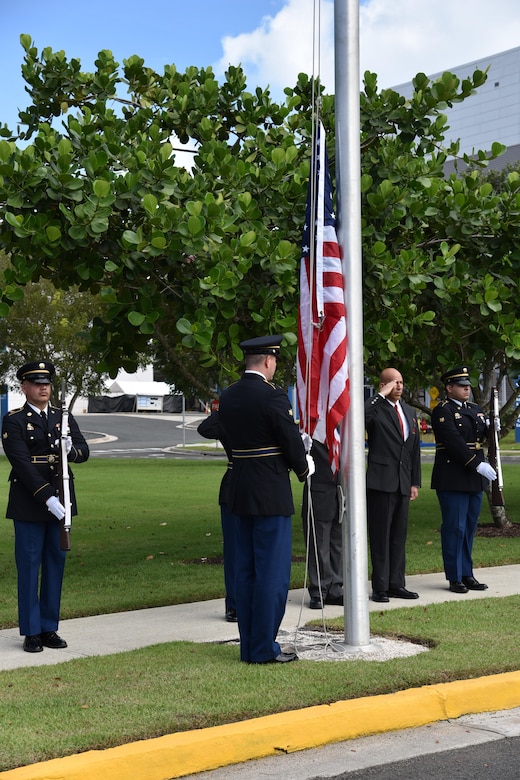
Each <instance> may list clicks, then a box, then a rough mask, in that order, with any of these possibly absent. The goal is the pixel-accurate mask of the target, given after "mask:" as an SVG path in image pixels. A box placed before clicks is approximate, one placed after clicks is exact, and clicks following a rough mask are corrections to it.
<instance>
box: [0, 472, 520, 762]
mask: <svg viewBox="0 0 520 780" xmlns="http://www.w3.org/2000/svg"><path fill="white" fill-rule="evenodd" d="M223 469H224V463H223V461H220V460H213V459H211V460H208V461H197V462H194V461H181V460H173V459H171V460H166V459H165V460H126V459H125V460H119V461H118V460H108V459H107V460H101V459H92V460H91V461H89V462H88V463H86V464H82V465H79V466H77V467H76V468H75V469H74V472H75V477H76V488H77V493H78V503H79V510H80V515H79V516H78V517H77V518H74V521H73V531H72V535H71V540H72V550H71V552H70V553H69V556H68V561H67V567H66V572H65V583H64V590H63V609H62V618H63V619H65V618H70V617H77V616H81V615H92V614H99V613H110V612H115V611H121V610H132V609H140V608H143V607H150V606H160V605H165V604H175V603H182V602H189V601H198V600H204V599H209V598H217V597H221V596H223V595H224V589H223V573H222V565H221V563H219V562H218V561H219V560H220V558H221V554H222V538H221V532H220V515H219V508H218V505H217V495H218V486H219V483H220V479H221V476H222V473H223ZM430 473H431V464H425V465H424V468H423V484H424V487H423V488H422V490H421V492H420V497H419V499H418V500H417V501H416V502H414V503H413V504H412V505H411V513H410V530H409V536H408V548H407V549H408V556H407V558H408V565H407V572H408V573H409V574H413V573H420V572H431V571H440V570H441V569H442V559H441V553H440V538H439V527H440V512H439V509H438V506H437V500H436V497H435V494H434V493H433V491H431V490H430V488H429V478H430ZM7 474H8V465H7V463H6V461H5V459H4V458H0V485H1V486H3V487H2V489H1V490H0V502H2V501H4V506H5V504H6V502H7ZM518 474H519V467H518V466H516V465H512V464H505V465H504V482H505V487H504V494H505V497H506V503H507V507H508V512H509V514H510V519H511V520H512V521H514V522H517V523H518V522H520V480H519V479H518ZM301 492H302V487H301V485H299V484H298V483H297V482H295V483H294V494H295V499H296V504H297V506H298V513H297V515H296V516H295V518H294V543H293V554H294V557H295V559H296V561H295V563H294V564H293V568H292V586H293V587H301V586H302V585H303V578H304V564H303V563H302V562H300V561H298V559H302V558H304V555H305V549H304V540H303V535H302V532H301V522H300V518H299V506H300V499H301ZM482 522H483V523H489V522H490V517H489V513H488V509H487V507H486V506H485V507H484V511H483V514H482ZM12 542H13V531H12V524H11V522H10V521H8V520H5V521H4V526H3V532H2V544H1V545H0V627H2V628H6V627H8V626H14V625H16V573H15V567H14V561H13V549H12V548H13V544H12ZM474 562H475V566H476V567H485V566H496V565H503V564H512V563H520V539H518V538H505V537H495V538H478V537H477V539H476V541H475V548H474ZM367 577H368V572H367ZM370 622H371V633H372V635H376V636H378V635H385V636H391V637H408V638H412V639H413V640H414V641H418V642H422V643H425V644H426V645H428V647H429V648H430V650H429V652H427V653H422V654H420V655H418V656H416V657H414V658H407V659H394V660H392V661H387V662H385V663H379V662H376V661H349V662H345V663H334V662H319V663H316V662H312V661H299V662H298V663H297V664H289V665H288V668H280V669H279V668H276V669H274V668H273V667H271V666H268V667H255V666H248V665H245V664H241V663H239V660H238V659H239V656H238V648H237V647H236V646H230V645H226V644H224V645H213V644H208V645H197V644H190V643H180V642H179V643H169V644H165V645H159V646H156V647H149V648H144V649H142V650H138V651H134V652H129V653H121V654H117V655H113V656H108V657H104V658H87V659H83V660H74V661H70V662H67V663H62V664H56V665H54V666H45V667H36V668H28V669H18V670H15V671H5V672H0V686H1V690H2V750H1V751H0V754H1V759H0V770H4V769H9V768H13V767H15V766H20V765H25V764H28V763H31V762H34V761H40V760H45V759H47V758H51V757H55V756H61V755H67V754H71V753H76V752H78V751H80V750H88V749H93V748H104V747H109V746H113V745H117V744H122V743H124V742H127V741H133V740H137V739H144V738H148V737H152V736H158V735H160V734H166V733H171V732H173V731H180V730H186V729H194V728H202V727H205V726H210V725H216V724H220V723H227V722H232V721H236V720H243V719H247V718H250V717H255V716H259V715H264V714H267V713H270V712H278V711H283V710H289V709H295V708H301V707H307V706H311V705H314V704H323V703H327V702H332V701H337V700H340V699H347V698H355V697H359V696H365V695H374V694H377V693H388V692H391V691H396V690H402V689H405V688H409V687H415V686H420V685H427V684H431V683H435V682H443V681H449V680H455V679H464V678H469V677H479V676H482V675H486V674H496V673H499V672H504V671H511V670H513V669H516V668H518V647H519V643H520V596H513V597H509V598H503V599H491V598H490V599H483V600H478V601H472V602H465V603H463V602H460V603H459V602H457V603H446V604H437V605H430V606H418V607H412V608H406V609H397V610H390V611H387V612H380V613H377V612H376V613H371V615H370ZM330 626H331V628H332V627H335V628H337V629H338V630H339V631H340V632H342V621H341V620H340V621H334V622H332V623H331V624H330ZM273 678H275V680H273ZM230 692H232V695H230ZM35 718H37V727H36V726H35Z"/></svg>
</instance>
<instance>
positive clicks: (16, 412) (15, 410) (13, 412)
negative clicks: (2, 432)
mask: <svg viewBox="0 0 520 780" xmlns="http://www.w3.org/2000/svg"><path fill="white" fill-rule="evenodd" d="M19 412H23V406H20V407H18V409H11V411H10V412H8V413H7V416H8V417H11V415H13V414H18V413H19Z"/></svg>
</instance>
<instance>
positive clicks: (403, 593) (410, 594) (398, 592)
mask: <svg viewBox="0 0 520 780" xmlns="http://www.w3.org/2000/svg"><path fill="white" fill-rule="evenodd" d="M388 595H389V596H393V598H394V599H418V598H419V594H418V593H414V591H413V590H406V588H395V589H394V590H389V591H388Z"/></svg>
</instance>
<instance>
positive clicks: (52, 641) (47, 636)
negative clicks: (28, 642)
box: [41, 631, 67, 650]
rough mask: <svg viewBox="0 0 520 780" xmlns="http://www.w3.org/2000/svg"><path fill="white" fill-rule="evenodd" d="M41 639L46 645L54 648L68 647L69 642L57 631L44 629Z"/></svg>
mask: <svg viewBox="0 0 520 780" xmlns="http://www.w3.org/2000/svg"><path fill="white" fill-rule="evenodd" d="M41 641H42V645H43V646H44V647H52V649H53V650H61V649H62V648H64V647H67V643H66V641H65V640H64V639H62V638H61V636H58V634H57V633H56V631H42V634H41Z"/></svg>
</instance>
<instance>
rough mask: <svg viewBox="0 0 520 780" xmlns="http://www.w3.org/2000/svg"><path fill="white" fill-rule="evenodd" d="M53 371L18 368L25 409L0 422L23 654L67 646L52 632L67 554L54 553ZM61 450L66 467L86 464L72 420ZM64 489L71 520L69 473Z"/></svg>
mask: <svg viewBox="0 0 520 780" xmlns="http://www.w3.org/2000/svg"><path fill="white" fill-rule="evenodd" d="M54 373H55V369H54V366H53V365H52V363H49V362H48V361H46V360H41V361H36V362H31V363H27V364H26V365H24V366H22V367H21V368H20V369H19V370H18V372H17V374H16V376H17V377H18V379H20V381H21V383H22V384H21V389H22V392H23V393H24V395H25V397H26V403H25V404H24V406H23V407H22V408H21V409H15V410H13V411H11V412H9V413H8V414H6V415H5V416H4V418H3V422H2V444H3V447H4V452H5V454H6V456H7V458H8V459H9V462H10V463H11V467H12V468H11V473H10V475H9V482H10V488H9V501H8V505H7V512H6V517H8V518H11V519H12V520H13V521H14V535H15V560H16V568H17V571H18V624H19V628H20V634H21V635H22V636H24V637H25V639H24V644H23V649H24V650H25V651H27V652H29V653H39V652H41V651H42V650H43V648H44V647H51V648H55V649H59V648H63V647H67V643H66V642H65V640H63V639H62V638H61V637H60V636H59V635H58V634H57V633H56V631H57V628H58V621H59V613H60V601H61V587H62V582H63V571H64V568H65V555H66V554H65V552H64V551H63V550H61V549H60V520H61V519H62V518H63V517H64V516H65V509H64V507H63V505H62V504H61V502H60V500H59V498H58V482H59V478H58V477H59V473H58V460H59V454H60V437H61V416H62V411H61V409H56V408H54V407H53V406H51V405H50V403H49V401H50V395H51V379H52V377H53V376H54ZM42 414H44V415H45V416H44V417H43V416H42ZM67 450H68V456H67V459H68V461H69V462H70V463H83V462H84V461H86V460H87V459H88V456H89V448H88V445H87V443H86V441H85V439H84V438H83V436H82V434H81V432H80V430H79V427H78V424H77V422H76V421H75V419H74V418H73V416H72V415H69V436H68V440H67ZM69 486H70V500H71V513H72V515H75V514H77V507H76V498H75V494H74V481H73V478H72V472H71V471H70V469H69ZM39 578H40V585H39V592H38V579H39Z"/></svg>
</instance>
